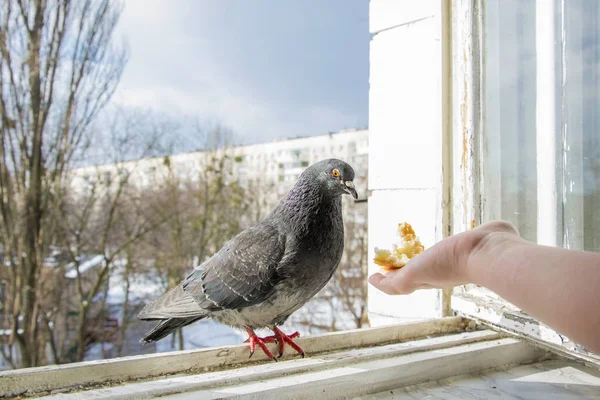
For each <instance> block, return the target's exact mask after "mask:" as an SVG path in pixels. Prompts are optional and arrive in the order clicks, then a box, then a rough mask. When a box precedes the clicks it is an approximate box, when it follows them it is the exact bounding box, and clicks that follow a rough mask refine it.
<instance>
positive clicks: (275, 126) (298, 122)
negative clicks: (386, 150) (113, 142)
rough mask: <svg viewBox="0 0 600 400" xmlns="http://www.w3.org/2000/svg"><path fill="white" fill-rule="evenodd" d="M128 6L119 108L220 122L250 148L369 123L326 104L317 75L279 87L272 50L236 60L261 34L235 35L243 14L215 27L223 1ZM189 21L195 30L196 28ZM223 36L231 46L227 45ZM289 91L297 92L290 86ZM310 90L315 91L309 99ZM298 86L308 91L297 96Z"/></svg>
mask: <svg viewBox="0 0 600 400" xmlns="http://www.w3.org/2000/svg"><path fill="white" fill-rule="evenodd" d="M125 4H126V5H125V9H124V12H123V14H122V16H121V21H120V24H119V27H118V34H120V35H124V36H125V37H126V38H127V41H128V42H129V47H130V49H131V55H130V61H129V64H128V66H127V68H126V71H125V74H124V76H123V79H122V82H121V85H120V87H119V89H118V91H117V93H116V94H115V97H114V101H115V103H117V104H122V105H125V106H133V107H141V108H150V109H152V110H156V111H159V112H165V113H168V114H171V115H179V114H186V115H190V114H193V115H196V116H198V117H199V118H201V119H206V120H213V121H218V122H220V123H223V124H225V125H227V126H229V127H231V128H232V129H233V130H234V131H235V132H236V133H237V134H238V135H239V136H240V137H241V138H242V140H244V141H250V142H256V141H262V140H268V139H271V138H275V137H285V136H294V135H306V134H317V133H323V132H327V131H333V130H338V129H343V128H352V127H357V126H358V125H361V123H360V121H361V118H362V120H364V121H365V122H366V110H364V111H363V112H362V113H360V114H361V115H355V114H354V113H352V112H349V111H348V110H347V108H348V107H347V105H346V109H344V106H343V105H341V104H338V103H339V102H337V101H332V100H331V99H329V100H322V99H321V97H322V95H321V93H319V90H320V91H324V90H327V88H321V87H318V84H316V83H315V82H316V81H313V80H312V78H311V76H308V75H307V76H306V77H305V81H303V82H299V81H298V79H297V78H296V80H295V81H294V80H293V79H294V78H289V80H288V81H285V82H284V84H282V85H280V81H277V80H276V78H275V77H272V76H270V72H271V71H270V69H272V70H273V71H275V70H276V71H277V72H278V73H279V74H278V75H279V78H280V79H281V75H282V74H281V69H280V68H282V66H280V65H272V64H271V59H269V58H268V57H269V56H271V57H272V54H271V53H269V51H270V50H271V49H270V48H269V44H268V43H265V46H264V51H265V52H266V53H264V54H260V53H259V52H254V53H253V52H250V53H251V54H248V51H247V50H248V49H242V48H240V49H239V50H240V51H241V50H246V52H245V53H243V54H242V53H239V54H238V52H237V50H238V49H237V48H236V46H243V40H242V39H243V37H242V35H244V34H245V35H254V34H255V32H245V31H244V30H243V28H240V31H235V29H234V28H236V25H235V24H236V21H237V20H238V19H239V18H243V17H244V15H234V14H235V13H234V12H233V10H231V19H230V23H231V24H230V25H229V26H224V25H222V24H219V21H211V20H212V19H215V18H216V17H214V16H219V17H222V15H223V10H222V9H221V8H223V7H222V6H219V3H217V2H201V3H195V2H185V1H180V2H178V3H177V7H174V6H173V3H172V2H171V3H170V2H165V1H160V0H127V2H126V3H125ZM198 4H200V5H199V6H198ZM192 8H195V9H193V10H192ZM215 10H217V11H219V12H216V11H215ZM236 10H237V9H236ZM190 14H191V15H194V18H193V20H194V22H195V23H196V24H197V25H196V26H190V20H189V15H190ZM225 14H227V13H225ZM196 16H197V18H196ZM232 24H233V25H232ZM209 25H210V26H209ZM225 34H227V35H229V37H228V40H221V39H222V36H223V35H225ZM296 35H302V33H297V34H296ZM232 37H233V39H231V38H232ZM238 37H240V39H239V40H238V39H237V38H238ZM257 38H258V39H257V40H260V37H259V36H257ZM238 41H239V43H238ZM309 51H312V50H309ZM317 51H323V49H315V52H317ZM240 54H242V55H240ZM278 56H279V55H278ZM288 56H289V55H288ZM367 56H368V55H367V54H365V57H367ZM249 57H253V58H254V60H255V61H256V60H257V59H258V60H259V61H260V65H263V64H264V69H263V70H261V69H259V70H258V72H257V70H256V68H254V69H252V70H251V72H250V73H246V72H247V71H248V69H247V66H246V65H244V63H245V61H246V60H247V59H248V58H249ZM281 57H286V55H281ZM240 60H241V61H242V62H241V63H240ZM275 61H277V59H275ZM275 64H276V62H275ZM278 68H279V69H278ZM324 68H325V67H324ZM284 72H285V71H284ZM330 73H331V72H330ZM284 75H285V74H284ZM366 78H367V77H366V76H365V79H366ZM284 79H288V78H284ZM288 83H290V85H288ZM291 84H294V85H295V89H290V87H288V86H291ZM311 84H312V85H317V87H315V88H314V90H313V92H314V95H312V94H311V93H310V92H309V95H308V97H310V98H309V99H308V100H306V97H307V95H306V91H310V86H309V85H311ZM273 86H275V87H276V88H277V90H278V91H277V92H276V93H273ZM298 87H301V88H302V90H304V91H303V92H298ZM294 90H295V91H294ZM329 93H332V92H331V91H330V92H329ZM301 96H304V98H303V99H300V98H299V97H301ZM364 96H365V97H366V93H364ZM365 122H363V123H362V125H365Z"/></svg>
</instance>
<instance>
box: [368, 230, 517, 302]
mask: <svg viewBox="0 0 600 400" xmlns="http://www.w3.org/2000/svg"><path fill="white" fill-rule="evenodd" d="M514 240H520V239H519V233H518V231H517V229H516V228H515V227H514V225H512V224H511V223H509V222H505V221H494V222H489V223H486V224H484V225H481V226H479V227H477V228H475V229H472V230H470V231H467V232H463V233H460V234H457V235H454V236H451V237H449V238H447V239H444V240H442V241H440V242H439V243H437V244H436V245H434V246H433V247H431V248H429V249H427V250H425V251H424V252H423V253H421V254H419V255H417V256H416V257H414V258H413V259H411V260H410V261H409V262H408V263H407V264H406V265H405V266H404V267H402V268H400V269H396V270H392V271H388V272H385V273H379V272H377V273H375V274H373V275H371V276H370V277H369V283H371V284H372V285H373V286H375V287H376V288H377V289H379V290H381V291H383V292H385V293H387V294H409V293H412V292H414V291H415V290H418V289H432V288H438V289H443V288H450V287H454V286H459V285H464V284H466V283H471V282H472V274H471V272H472V271H471V270H470V269H471V268H479V266H478V265H477V263H476V262H474V261H476V260H475V259H476V258H477V254H478V252H479V251H481V250H482V249H489V248H490V246H491V247H493V248H495V249H496V250H498V247H497V246H498V245H503V244H506V243H509V242H511V241H514Z"/></svg>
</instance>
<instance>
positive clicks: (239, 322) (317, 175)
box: [138, 159, 358, 360]
mask: <svg viewBox="0 0 600 400" xmlns="http://www.w3.org/2000/svg"><path fill="white" fill-rule="evenodd" d="M353 179H354V170H353V169H352V167H351V166H350V165H348V164H347V163H345V162H343V161H340V160H336V159H328V160H323V161H319V162H317V163H315V164H313V165H311V166H310V167H308V168H307V169H306V170H305V171H304V172H303V173H302V174H301V175H300V178H299V179H298V182H297V183H296V185H295V186H294V187H293V188H292V189H291V190H290V192H289V193H288V194H287V196H286V197H285V198H284V199H283V200H281V201H280V202H279V204H278V205H277V207H276V208H275V209H274V210H273V211H272V212H271V213H270V214H269V215H268V216H267V217H266V218H265V219H264V221H262V222H260V223H259V224H257V225H255V226H253V227H251V228H248V229H247V230H245V231H243V232H241V233H239V234H238V235H237V236H235V237H234V238H233V239H231V240H230V241H229V242H227V243H225V245H224V246H223V247H222V248H221V249H220V250H219V251H218V252H217V253H216V254H215V255H214V256H212V257H211V258H210V259H208V260H206V261H205V262H204V263H202V265H200V266H199V267H198V268H197V269H196V270H194V271H193V272H192V273H191V274H189V275H188V276H187V277H186V278H185V280H184V281H183V282H182V283H181V284H179V285H178V286H177V287H175V288H173V289H172V290H170V291H169V292H167V293H165V294H164V295H163V296H161V297H159V298H158V299H156V300H154V301H153V302H152V303H150V304H148V305H147V306H146V307H144V309H143V310H142V311H141V312H140V313H139V315H138V318H140V319H142V320H158V321H160V322H159V323H158V325H156V327H154V329H152V330H151V331H150V332H148V333H147V334H146V336H145V337H144V338H143V339H142V340H141V341H142V342H144V343H150V342H154V341H157V340H160V339H162V338H164V337H166V336H167V335H169V334H170V333H172V332H174V331H175V330H177V329H178V328H181V327H183V326H186V325H189V324H191V323H193V322H196V321H198V320H201V319H203V318H212V319H214V320H216V321H219V322H221V323H223V324H227V325H230V326H232V327H235V328H240V329H245V330H246V332H247V333H248V336H249V337H248V340H246V342H250V356H252V354H254V348H255V345H256V344H258V345H259V346H260V347H261V348H262V350H263V351H264V352H265V354H267V356H269V358H271V359H272V360H275V357H274V356H273V354H272V353H271V352H270V351H269V350H268V349H267V347H266V345H265V343H267V342H277V343H278V344H279V357H281V355H282V354H283V349H284V346H285V343H287V344H289V345H290V346H291V347H292V348H294V349H295V350H296V351H297V352H298V353H300V354H301V355H302V356H303V357H304V351H303V350H302V349H301V348H300V347H299V346H298V345H297V344H296V343H294V341H293V340H292V339H294V338H295V337H297V336H299V335H298V332H295V333H293V334H292V335H289V336H288V335H286V334H284V333H283V332H282V331H281V330H280V329H279V328H278V326H280V325H281V324H283V323H284V322H285V321H286V320H287V318H288V317H289V316H290V315H291V314H292V313H293V312H295V311H296V310H298V309H299V308H300V307H302V306H303V305H304V304H305V303H306V302H307V301H308V300H310V299H311V298H312V297H313V296H314V295H315V294H317V292H319V291H320V290H321V289H322V288H323V287H324V286H325V284H327V282H329V280H330V279H331V277H332V276H333V274H334V272H335V270H336V269H337V266H338V264H339V262H340V259H341V257H342V251H343V249H344V226H343V221H342V199H341V195H342V194H344V193H347V194H351V195H352V196H353V197H354V198H355V199H356V198H357V197H358V196H357V193H356V189H355V188H354V183H353ZM265 327H268V328H269V329H271V330H272V331H273V333H274V335H272V336H268V337H266V338H260V337H258V336H257V335H256V334H255V333H254V330H255V329H259V328H265Z"/></svg>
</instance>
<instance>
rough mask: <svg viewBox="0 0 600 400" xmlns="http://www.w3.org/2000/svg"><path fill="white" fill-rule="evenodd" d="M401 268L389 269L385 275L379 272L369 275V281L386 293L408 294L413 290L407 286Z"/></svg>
mask: <svg viewBox="0 0 600 400" xmlns="http://www.w3.org/2000/svg"><path fill="white" fill-rule="evenodd" d="M403 275H404V274H403V273H402V270H394V271H389V272H387V273H386V274H385V275H384V274H382V273H379V272H376V273H374V274H373V275H371V276H370V277H369V283H370V284H371V285H373V286H374V287H376V288H377V289H379V290H381V291H382V292H384V293H387V294H409V293H412V292H413V291H414V289H411V288H409V287H407V285H406V284H405V283H406V282H405V280H404V279H403Z"/></svg>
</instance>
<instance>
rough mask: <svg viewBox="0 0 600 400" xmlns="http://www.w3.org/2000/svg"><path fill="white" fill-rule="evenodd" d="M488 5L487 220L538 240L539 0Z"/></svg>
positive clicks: (486, 81) (496, 2) (486, 89)
mask: <svg viewBox="0 0 600 400" xmlns="http://www.w3.org/2000/svg"><path fill="white" fill-rule="evenodd" d="M486 5H487V6H486V11H487V12H486V15H485V38H486V39H485V40H486V43H485V47H486V67H487V69H486V71H485V75H484V76H485V102H486V104H485V110H486V114H485V116H486V126H485V144H486V146H485V153H484V156H483V160H484V163H485V168H484V171H485V172H484V173H485V175H484V178H483V179H484V185H483V187H484V190H485V194H486V198H485V200H486V201H485V204H484V208H483V210H484V218H485V219H488V220H489V219H504V220H508V221H511V222H512V223H514V224H515V225H516V226H517V227H518V228H519V230H520V231H521V234H522V235H523V236H524V237H526V238H527V239H529V240H536V233H537V224H536V222H537V190H536V187H537V174H536V135H535V107H536V102H535V97H536V76H535V74H536V51H535V41H536V36H535V1H521V0H508V1H505V0H501V1H499V0H495V1H489V2H487V3H486Z"/></svg>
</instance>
